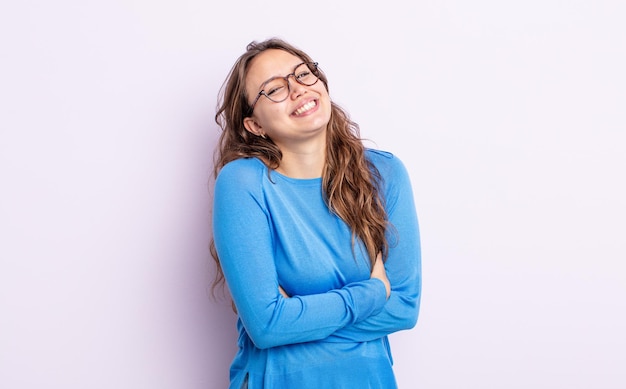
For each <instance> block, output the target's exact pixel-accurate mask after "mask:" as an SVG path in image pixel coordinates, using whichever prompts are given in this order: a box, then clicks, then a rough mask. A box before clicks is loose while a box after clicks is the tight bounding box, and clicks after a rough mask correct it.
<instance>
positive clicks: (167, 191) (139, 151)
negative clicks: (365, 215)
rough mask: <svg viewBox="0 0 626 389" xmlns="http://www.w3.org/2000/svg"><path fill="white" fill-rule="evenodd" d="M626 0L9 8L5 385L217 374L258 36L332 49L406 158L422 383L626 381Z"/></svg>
mask: <svg viewBox="0 0 626 389" xmlns="http://www.w3.org/2000/svg"><path fill="white" fill-rule="evenodd" d="M625 19H626V6H625V5H624V3H623V2H618V1H609V0H596V1H592V0H588V1H584V0H581V1H570V2H565V1H557V0H541V1H539V0H530V1H524V2H522V1H518V2H510V1H509V2H502V1H488V0H480V1H473V2H466V1H460V0H451V1H439V2H437V1H417V2H410V1H394V0H392V1H385V2H369V3H368V2H362V1H357V0H350V1H346V2H340V1H330V0H322V1H316V2H308V3H306V2H305V3H298V2H287V1H275V2H259V1H232V2H226V1H224V2H210V1H198V0H179V1H165V0H163V1H147V0H113V1H104V0H92V1H78V0H60V1H43V0H32V1H19V2H17V1H13V2H9V1H6V2H3V3H2V5H0V56H1V59H0V70H1V71H0V131H1V132H0V174H1V176H0V185H1V190H0V212H1V213H0V228H1V231H0V260H1V263H0V264H1V267H0V304H1V305H0V387H2V388H7V389H17V388H20V389H21V388H37V389H39V388H63V389H68V388H81V389H82V388H94V389H101V388H102V389H105V388H106V389H108V388H115V389H119V388H124V389H137V388H155V389H156V388H158V389H201V388H209V389H220V388H225V387H226V385H227V382H228V366H229V364H230V361H231V359H232V357H233V355H234V353H235V343H236V332H235V328H234V324H235V316H234V314H233V313H232V312H231V310H230V305H229V302H228V300H227V299H218V300H213V299H211V298H210V296H209V293H208V286H209V283H210V281H211V279H212V274H213V271H214V267H213V264H212V260H211V259H210V257H209V255H208V249H207V248H208V244H209V238H210V233H211V231H210V224H209V220H210V214H211V170H212V156H213V149H214V147H215V144H216V140H217V136H218V128H217V126H216V124H215V122H214V121H213V116H214V114H215V105H216V101H217V93H218V90H219V88H220V86H221V84H222V82H223V80H224V79H225V77H226V74H227V72H228V71H229V69H230V67H231V66H232V64H233V62H234V61H235V59H236V58H237V57H238V56H239V55H240V54H241V53H243V51H244V49H245V46H246V44H247V43H249V42H250V41H252V40H262V39H265V38H269V37H273V36H278V37H282V38H284V39H286V40H288V41H290V42H291V43H293V44H295V45H296V46H299V47H301V48H302V49H304V50H305V51H307V52H308V53H309V54H311V56H312V57H313V58H314V59H315V60H316V61H319V63H320V66H321V68H322V69H323V70H324V71H325V72H326V74H327V76H328V78H329V80H330V92H331V97H333V98H334V100H335V101H336V102H337V103H339V104H340V105H342V106H343V107H344V108H346V109H347V110H348V112H350V114H351V116H352V118H353V119H354V120H355V121H356V122H358V123H359V124H360V126H361V134H362V136H363V137H364V138H367V139H369V140H370V141H368V145H369V146H373V147H378V148H381V149H384V150H388V151H391V152H393V153H395V154H397V155H398V156H399V157H400V158H401V159H402V160H403V161H404V163H405V164H406V166H407V167H408V169H409V171H410V174H411V178H412V182H413V186H414V191H415V201H416V204H417V209H418V212H419V219H420V227H421V232H422V246H423V276H424V279H423V280H424V288H423V298H422V308H421V312H420V318H419V321H418V324H417V326H416V328H414V329H413V330H410V331H403V332H400V333H397V334H393V335H392V336H391V343H392V348H393V350H394V359H395V371H396V373H397V378H398V382H399V385H400V388H402V389H414V388H415V389H419V388H428V389H435V388H450V389H469V388H477V389H491V388H493V389H501V388H507V389H508V388H568V389H579V388H580V389H582V388H585V389H586V388H593V389H623V388H625V387H626V369H624V367H625V366H626V337H625V329H626V271H625V270H624V268H625V267H626V266H624V262H625V259H626V247H625V243H624V242H625V238H624V235H625V233H626V222H625V220H626V206H625V200H624V199H625V198H626V190H625V189H624V187H625V179H624V175H625V167H626V157H625V142H624V140H625V139H624V138H625V135H624V132H625V131H626V109H625V108H626V77H625V72H624V69H626V60H625V50H626V27H625V25H624V20H625Z"/></svg>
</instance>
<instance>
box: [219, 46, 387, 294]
mask: <svg viewBox="0 0 626 389" xmlns="http://www.w3.org/2000/svg"><path fill="white" fill-rule="evenodd" d="M268 49H278V50H283V51H286V52H288V53H291V54H293V55H295V56H296V57H299V58H300V59H302V61H303V62H313V60H312V59H311V57H309V56H308V55H307V54H306V53H305V52H303V51H302V50H300V49H298V48H296V47H294V46H292V45H290V44H289V43H287V42H285V41H283V40H281V39H277V38H272V39H268V40H265V41H262V42H252V43H250V44H249V45H248V46H247V47H246V52H245V53H244V54H242V55H241V56H240V57H239V59H237V61H236V62H235V64H234V65H233V67H232V69H231V70H230V73H229V74H228V76H227V78H226V81H225V82H224V84H223V86H222V88H221V89H220V97H219V101H218V107H217V113H216V115H215V121H216V122H217V124H218V125H219V126H220V127H221V129H222V132H221V135H220V138H219V142H218V146H217V148H216V150H215V155H214V175H215V177H217V175H218V174H219V172H220V170H221V169H222V167H224V165H226V164H227V163H228V162H231V161H233V160H236V159H239V158H251V157H257V158H259V159H260V160H261V161H263V163H265V164H266V165H267V167H268V168H269V169H276V168H277V167H278V166H280V162H281V159H282V153H281V151H280V149H279V148H278V146H276V144H274V142H272V140H271V139H270V138H263V137H259V136H256V135H253V134H251V133H250V132H248V131H247V130H246V129H245V127H244V124H243V121H244V119H245V118H246V117H247V116H248V113H249V111H250V104H249V103H248V98H247V93H246V92H247V91H246V84H245V80H246V74H247V72H248V70H249V67H250V63H251V61H252V60H253V59H254V58H255V57H256V56H257V55H259V54H260V53H262V52H263V51H265V50H268ZM319 78H320V80H321V81H322V82H323V83H324V86H325V87H326V90H328V80H327V78H326V76H325V75H324V73H323V72H321V71H320V76H319ZM326 139H327V143H326V161H325V164H324V169H323V172H322V191H323V196H324V200H325V202H326V204H327V206H328V208H329V209H330V210H331V211H332V212H334V213H335V214H336V215H337V216H339V217H340V218H341V219H343V221H344V222H345V223H346V224H347V225H348V226H349V227H350V229H351V231H352V242H351V243H352V246H353V250H354V246H355V242H356V241H357V240H358V241H360V242H362V244H363V246H364V247H365V250H366V251H367V255H368V257H369V259H370V261H371V263H372V264H373V263H374V261H375V260H376V257H377V255H378V253H381V254H382V257H383V260H386V259H387V254H388V249H389V244H388V242H387V238H386V236H385V231H386V229H387V224H388V218H387V213H386V211H385V207H384V199H383V198H382V192H381V190H380V184H381V182H382V178H381V176H380V173H379V172H378V170H377V169H376V167H375V166H374V165H373V164H372V163H371V162H370V161H369V160H368V159H367V158H366V157H365V147H364V145H363V142H362V139H361V138H360V132H359V126H358V125H357V124H356V123H355V122H353V121H352V120H351V119H350V117H349V115H348V114H347V112H346V111H344V110H343V109H342V108H341V107H339V106H338V105H336V104H335V103H332V102H331V115H330V121H329V122H328V127H327V137H326ZM210 249H211V255H212V256H213V259H214V260H215V262H216V264H217V270H218V271H217V274H216V278H215V280H214V283H213V289H215V287H216V286H217V285H220V284H223V282H224V274H223V273H222V270H221V266H220V261H219V256H218V254H217V251H216V249H215V242H214V241H213V240H211V245H210Z"/></svg>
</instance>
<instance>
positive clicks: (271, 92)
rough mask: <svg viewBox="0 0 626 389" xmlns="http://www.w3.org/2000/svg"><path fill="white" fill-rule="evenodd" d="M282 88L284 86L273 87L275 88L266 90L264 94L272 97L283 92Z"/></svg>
mask: <svg viewBox="0 0 626 389" xmlns="http://www.w3.org/2000/svg"><path fill="white" fill-rule="evenodd" d="M284 88H285V87H284V86H275V87H272V88H270V89H268V90H267V91H266V92H265V94H266V95H268V96H272V95H275V94H278V93H280V91H281V90H283V89H284Z"/></svg>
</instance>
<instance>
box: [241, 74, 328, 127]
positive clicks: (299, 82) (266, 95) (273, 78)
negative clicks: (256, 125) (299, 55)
mask: <svg viewBox="0 0 626 389" xmlns="http://www.w3.org/2000/svg"><path fill="white" fill-rule="evenodd" d="M305 64H306V65H307V66H308V68H309V70H311V71H312V72H313V74H314V75H315V82H314V83H312V84H305V83H303V82H302V81H300V80H298V77H296V69H298V68H299V67H300V66H302V65H305ZM317 65H318V63H317V62H302V63H299V64H298V65H296V67H295V68H293V72H292V73H289V74H287V75H286V76H284V77H280V76H279V77H272V78H270V79H269V80H267V81H265V82H264V83H263V84H262V85H261V88H264V87H265V85H267V84H268V83H270V82H272V81H274V80H276V79H279V78H282V79H284V80H285V81H287V91H288V93H287V96H286V97H285V98H284V99H282V100H278V101H277V100H274V99H272V98H271V97H270V96H269V95H268V94H267V93H266V92H265V90H263V89H261V91H260V92H259V93H258V94H257V95H256V97H255V98H254V101H253V102H252V104H251V105H250V109H249V110H248V114H247V115H246V116H247V117H249V116H250V115H252V111H254V106H255V105H256V103H257V101H259V99H260V98H261V96H265V97H267V98H268V99H269V100H270V101H272V102H274V103H280V102H283V101H285V100H287V97H289V94H290V93H291V84H290V83H289V77H291V76H293V79H294V80H296V82H297V83H298V84H300V85H305V86H311V85H315V84H316V83H317V82H318V81H319V79H320V76H319V68H318V67H317Z"/></svg>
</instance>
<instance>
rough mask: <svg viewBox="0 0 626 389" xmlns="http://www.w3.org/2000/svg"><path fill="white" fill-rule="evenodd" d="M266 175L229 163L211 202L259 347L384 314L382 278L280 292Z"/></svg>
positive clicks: (233, 286) (237, 299) (221, 249)
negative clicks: (311, 291)
mask: <svg viewBox="0 0 626 389" xmlns="http://www.w3.org/2000/svg"><path fill="white" fill-rule="evenodd" d="M263 174H266V172H264V171H262V170H259V169H251V166H250V165H249V164H234V163H231V164H229V165H226V166H225V167H224V168H223V169H222V171H221V172H220V174H219V176H218V178H217V180H216V183H215V191H214V204H213V235H214V239H215V247H216V249H217V253H218V255H219V258H220V263H221V266H222V270H223V272H224V277H225V278H226V282H227V284H228V288H229V290H230V293H231V296H232V298H233V301H234V303H235V306H236V307H237V312H238V314H239V316H240V318H241V321H242V323H243V325H244V327H245V329H246V332H247V333H248V335H249V336H250V338H251V339H252V341H253V342H254V343H255V345H256V346H257V347H259V348H268V347H275V346H281V345H285V344H292V343H300V342H307V341H314V340H320V339H324V338H326V337H328V336H329V335H331V334H333V333H334V332H335V331H337V330H338V329H340V328H343V327H345V326H347V325H350V324H354V323H357V322H359V321H361V320H364V319H365V318H368V317H370V316H371V315H373V314H376V313H378V312H380V311H381V310H382V308H383V306H384V305H385V302H386V296H387V291H386V289H387V288H386V286H385V284H384V280H382V279H381V278H380V277H378V278H377V277H373V278H370V279H368V280H363V281H359V282H354V283H351V284H348V285H346V286H344V287H343V288H341V289H335V290H331V291H328V292H326V293H320V294H314V295H307V296H294V297H291V298H285V297H284V296H283V295H282V294H281V293H280V291H279V284H278V276H277V271H276V266H275V264H274V257H273V253H274V247H273V244H274V242H273V236H272V231H271V227H270V226H271V224H270V220H271V217H272V215H270V214H269V213H268V210H267V209H266V208H265V206H264V201H263V194H262V191H261V189H260V188H261V179H262V177H261V176H262V175H263ZM383 270H384V269H383Z"/></svg>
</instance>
